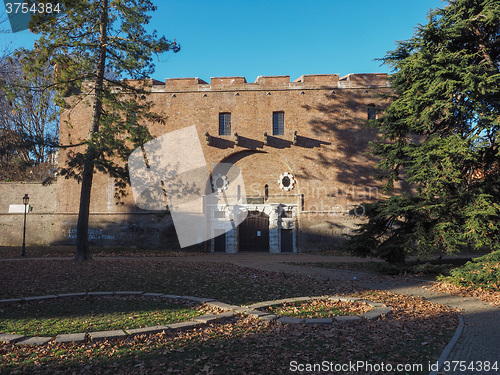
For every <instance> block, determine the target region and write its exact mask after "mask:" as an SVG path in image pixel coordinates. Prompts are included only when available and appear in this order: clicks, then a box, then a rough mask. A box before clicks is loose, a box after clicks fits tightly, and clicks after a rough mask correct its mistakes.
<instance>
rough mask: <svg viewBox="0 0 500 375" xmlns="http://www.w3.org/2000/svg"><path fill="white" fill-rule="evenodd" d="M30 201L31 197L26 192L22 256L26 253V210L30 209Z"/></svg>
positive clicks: (24, 198)
mask: <svg viewBox="0 0 500 375" xmlns="http://www.w3.org/2000/svg"><path fill="white" fill-rule="evenodd" d="M29 202H30V197H28V194H24V197H23V203H24V227H23V250H22V252H21V256H25V255H26V241H25V240H26V211H27V210H28V203H29Z"/></svg>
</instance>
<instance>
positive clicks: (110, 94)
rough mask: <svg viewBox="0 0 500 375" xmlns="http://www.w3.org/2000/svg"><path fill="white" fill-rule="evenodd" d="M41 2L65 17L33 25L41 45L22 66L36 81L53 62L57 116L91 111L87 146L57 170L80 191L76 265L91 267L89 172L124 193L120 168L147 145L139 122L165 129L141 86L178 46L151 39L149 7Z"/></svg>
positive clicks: (99, 0) (109, 0) (120, 2)
mask: <svg viewBox="0 0 500 375" xmlns="http://www.w3.org/2000/svg"><path fill="white" fill-rule="evenodd" d="M39 2H40V1H38V0H37V1H36V3H39ZM44 2H45V3H53V5H54V6H55V4H57V3H58V4H60V10H61V11H62V12H61V13H60V14H57V13H55V12H54V13H52V14H50V13H45V14H44V13H42V14H37V15H35V16H33V17H32V20H31V23H30V30H31V31H32V32H34V33H37V34H40V38H39V39H38V41H37V42H35V45H34V49H33V51H30V53H29V54H28V55H27V57H26V58H25V61H24V63H25V64H24V66H25V68H26V69H25V72H26V74H27V75H28V76H29V75H37V74H39V73H40V67H42V66H45V64H47V62H50V63H51V64H52V65H53V66H54V77H53V83H52V85H51V87H52V88H54V89H55V90H56V91H57V96H56V99H55V100H56V102H57V103H58V104H59V105H60V106H61V108H63V109H64V110H68V108H71V107H72V106H75V105H77V104H78V103H80V102H82V101H84V100H85V98H86V99H88V100H90V103H91V105H92V119H91V124H90V127H89V133H88V134H89V136H88V139H85V140H82V142H81V143H80V144H79V145H73V146H80V148H76V149H75V150H74V151H72V152H71V153H70V160H69V163H68V166H69V168H66V169H63V170H62V174H63V175H66V177H75V178H77V179H78V180H79V181H80V183H81V195H80V208H79V215H78V223H77V239H76V243H77V255H76V258H77V260H88V259H91V256H90V251H89V244H88V228H89V208H90V194H91V188H92V179H93V175H94V172H95V170H96V169H97V170H99V171H102V172H105V173H108V174H109V175H110V176H111V177H114V178H115V183H116V185H117V187H118V188H123V187H124V184H125V183H126V182H127V178H128V173H127V169H126V166H125V167H124V165H126V164H125V163H124V162H123V160H126V159H127V157H128V155H129V154H130V152H131V151H132V150H133V149H135V148H136V147H138V146H139V145H142V144H143V143H144V142H146V141H147V140H149V132H148V130H147V127H146V126H144V122H145V121H148V122H155V121H160V122H161V121H163V118H162V116H161V115H159V114H155V113H152V112H151V111H150V108H151V103H149V102H148V101H147V97H146V96H145V95H144V94H145V90H144V84H145V81H144V80H145V79H146V78H148V77H149V76H151V74H152V73H153V72H154V64H153V57H154V55H159V54H162V53H164V52H167V51H173V52H177V51H178V50H179V46H178V45H177V44H176V43H175V42H172V41H169V40H167V39H165V37H158V36H157V35H156V32H152V33H148V32H146V30H145V25H147V24H148V22H149V19H150V18H151V16H149V15H148V13H149V12H153V11H155V10H156V7H155V6H154V5H153V4H152V2H151V1H149V0H58V1H44ZM23 52H26V51H23ZM123 78H126V79H129V80H130V81H127V80H124V79H123ZM135 80H140V81H135ZM84 82H85V83H86V84H85V85H82V84H83V83H84ZM141 82H142V83H141ZM41 89H43V88H41ZM141 120H142V121H141ZM70 125H71V124H70V123H68V126H70ZM63 146H69V145H63ZM82 147H83V149H82Z"/></svg>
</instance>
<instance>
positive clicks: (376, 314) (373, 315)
mask: <svg viewBox="0 0 500 375" xmlns="http://www.w3.org/2000/svg"><path fill="white" fill-rule="evenodd" d="M325 298H326V299H329V300H331V301H339V300H340V301H342V302H366V303H367V304H368V305H370V306H371V307H373V310H371V311H368V312H366V313H364V314H362V315H361V317H359V316H353V315H346V316H335V317H333V318H315V319H300V318H291V317H286V316H279V315H272V314H269V313H265V312H263V311H261V313H263V314H264V315H257V316H258V317H259V318H260V319H263V320H268V321H269V320H276V321H278V322H280V323H283V324H298V323H305V324H332V323H334V322H335V321H338V322H349V321H355V320H360V319H361V318H365V319H369V320H375V319H379V318H381V317H382V316H383V315H386V314H389V313H390V312H391V311H392V310H391V309H390V308H389V307H387V306H385V305H384V304H383V303H379V302H372V301H367V300H364V299H362V298H355V297H340V296H330V297H321V296H319V297H296V298H285V299H278V300H272V301H263V302H258V303H254V304H252V305H249V306H247V307H248V308H249V309H260V308H264V307H269V306H275V305H281V304H284V303H293V302H299V301H310V300H313V299H325ZM256 311H259V310H256ZM247 314H249V315H250V314H251V313H247ZM270 315H272V316H273V318H271V317H270Z"/></svg>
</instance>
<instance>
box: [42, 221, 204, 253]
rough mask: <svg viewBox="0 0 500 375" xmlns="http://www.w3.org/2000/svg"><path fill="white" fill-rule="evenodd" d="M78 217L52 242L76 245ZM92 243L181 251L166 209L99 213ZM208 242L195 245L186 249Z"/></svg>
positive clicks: (91, 224)
mask: <svg viewBox="0 0 500 375" xmlns="http://www.w3.org/2000/svg"><path fill="white" fill-rule="evenodd" d="M120 216H121V215H120ZM76 220H77V218H76V216H75V217H74V218H71V219H66V220H65V221H63V222H62V223H61V230H60V233H61V236H60V237H59V238H60V239H59V240H56V241H53V242H52V243H50V245H74V244H75V242H76ZM89 244H90V246H112V247H116V246H124V247H136V248H140V249H157V250H161V249H165V250H181V247H180V245H179V241H178V239H177V233H176V231H175V227H174V224H173V221H172V217H171V215H170V214H168V213H166V212H158V213H144V214H134V215H127V214H125V215H123V216H122V217H121V218H120V219H119V220H117V217H116V216H115V215H114V216H111V217H108V216H106V217H102V216H101V215H95V216H91V217H90V222H89ZM194 247H196V248H198V249H199V251H203V250H204V248H205V245H204V244H203V243H202V244H200V245H196V246H191V247H187V248H185V250H192V248H194Z"/></svg>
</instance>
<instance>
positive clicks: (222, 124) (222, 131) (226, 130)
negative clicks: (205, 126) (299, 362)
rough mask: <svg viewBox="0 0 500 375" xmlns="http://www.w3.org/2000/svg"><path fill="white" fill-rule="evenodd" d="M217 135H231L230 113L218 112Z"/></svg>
mask: <svg viewBox="0 0 500 375" xmlns="http://www.w3.org/2000/svg"><path fill="white" fill-rule="evenodd" d="M219 135H231V114H230V113H228V112H223V113H219Z"/></svg>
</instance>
